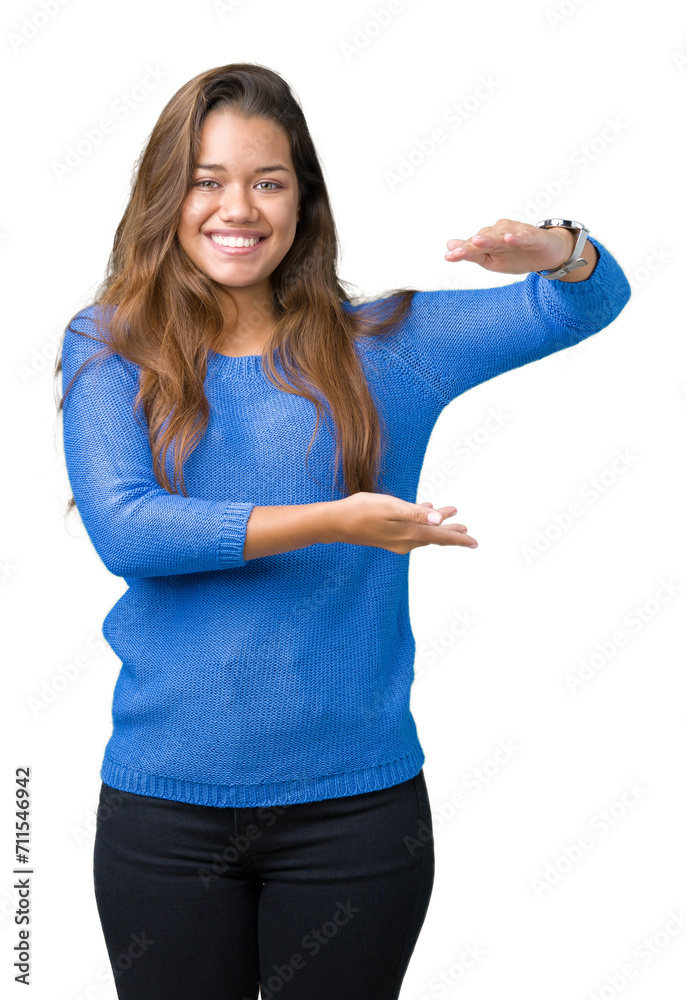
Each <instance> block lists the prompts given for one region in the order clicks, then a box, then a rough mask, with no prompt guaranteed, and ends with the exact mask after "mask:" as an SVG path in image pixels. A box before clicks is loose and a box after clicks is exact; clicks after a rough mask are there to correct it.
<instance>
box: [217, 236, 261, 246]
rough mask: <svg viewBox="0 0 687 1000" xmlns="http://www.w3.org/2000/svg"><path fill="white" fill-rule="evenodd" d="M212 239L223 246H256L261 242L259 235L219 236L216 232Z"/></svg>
mask: <svg viewBox="0 0 687 1000" xmlns="http://www.w3.org/2000/svg"><path fill="white" fill-rule="evenodd" d="M210 239H211V240H212V242H213V243H219V245H220V246H222V247H254V246H255V244H256V243H259V242H260V238H259V237H258V236H254V237H252V238H249V237H247V236H219V235H217V234H216V233H215V234H213V235H212V236H211V237H210Z"/></svg>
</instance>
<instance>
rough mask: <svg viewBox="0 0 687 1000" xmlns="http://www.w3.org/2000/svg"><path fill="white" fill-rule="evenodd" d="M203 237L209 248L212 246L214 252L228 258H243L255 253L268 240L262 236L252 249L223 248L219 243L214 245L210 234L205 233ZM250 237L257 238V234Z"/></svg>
mask: <svg viewBox="0 0 687 1000" xmlns="http://www.w3.org/2000/svg"><path fill="white" fill-rule="evenodd" d="M205 235H206V237H207V239H208V242H209V243H210V244H211V246H213V247H214V248H215V250H216V251H217V252H218V253H221V254H224V255H225V256H229V257H245V256H246V255H248V254H252V253H255V252H256V251H257V250H259V249H260V247H261V246H262V245H263V243H265V242H266V240H267V239H268V237H266V236H263V237H261V238H260V240H259V241H258V242H257V243H256V244H255V246H252V247H223V246H222V245H221V243H215V241H214V240H213V239H211V238H210V234H208V233H206V234H205ZM218 235H224V234H218ZM252 235H253V236H257V233H253V234H252ZM244 238H245V237H244ZM237 239H238V237H237Z"/></svg>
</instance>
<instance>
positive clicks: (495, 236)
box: [445, 219, 575, 274]
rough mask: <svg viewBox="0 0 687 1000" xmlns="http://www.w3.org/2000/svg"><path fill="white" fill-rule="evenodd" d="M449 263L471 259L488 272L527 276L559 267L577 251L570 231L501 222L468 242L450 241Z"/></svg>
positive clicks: (557, 227)
mask: <svg viewBox="0 0 687 1000" xmlns="http://www.w3.org/2000/svg"><path fill="white" fill-rule="evenodd" d="M446 246H447V247H448V248H449V249H448V251H447V252H446V254H445V259H446V260H451V261H456V260H471V261H473V262H474V263H475V264H479V265H480V267H485V268H486V269H487V271H498V272H500V273H501V274H524V273H525V272H527V271H544V270H548V269H549V268H554V267H559V266H560V265H561V264H562V263H563V262H564V261H566V260H568V258H569V257H570V255H571V254H572V252H573V250H574V248H575V236H574V235H573V233H571V232H570V230H569V229H563V227H562V226H556V227H554V228H553V229H539V228H538V227H537V226H532V225H530V224H529V223H527V222H515V221H514V220H513V219H499V220H498V222H497V223H496V224H495V225H493V226H485V227H484V229H480V230H479V232H478V233H476V234H475V235H474V236H471V237H470V239H467V240H448V242H447V244H446Z"/></svg>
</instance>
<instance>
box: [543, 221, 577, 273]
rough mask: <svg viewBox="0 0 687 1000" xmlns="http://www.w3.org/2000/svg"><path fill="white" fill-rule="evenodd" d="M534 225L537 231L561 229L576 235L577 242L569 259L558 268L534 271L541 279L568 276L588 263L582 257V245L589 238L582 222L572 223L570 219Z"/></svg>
mask: <svg viewBox="0 0 687 1000" xmlns="http://www.w3.org/2000/svg"><path fill="white" fill-rule="evenodd" d="M536 225H537V228H538V229H554V228H556V227H561V228H563V229H569V230H570V231H571V232H573V233H577V240H576V242H575V246H574V248H573V252H572V254H571V255H570V257H569V258H568V259H567V260H566V261H564V262H563V263H562V264H561V265H559V267H549V268H545V269H544V270H542V271H536V272H535V273H536V274H539V275H541V276H542V278H562V277H564V276H565V275H566V274H570V272H571V271H574V270H576V268H578V267H585V266H586V265H587V264H588V263H589V261H587V260H585V259H584V257H583V256H582V251H583V248H584V245H585V243H586V242H587V237H588V236H589V230H588V229H587V227H586V226H585V225H584V224H583V223H582V222H574V221H573V220H572V219H544V220H543V222H537V223H536Z"/></svg>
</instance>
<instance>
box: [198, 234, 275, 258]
mask: <svg viewBox="0 0 687 1000" xmlns="http://www.w3.org/2000/svg"><path fill="white" fill-rule="evenodd" d="M208 239H209V240H210V242H211V243H212V245H213V246H214V247H215V248H216V249H217V250H218V252H219V253H222V254H229V255H230V256H232V257H242V256H245V255H246V254H251V253H255V251H256V249H257V247H259V246H260V245H261V244H262V243H264V242H265V240H266V239H267V237H266V236H264V237H262V238H258V237H254V238H253V239H249V238H247V237H243V236H239V237H235V236H208Z"/></svg>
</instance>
